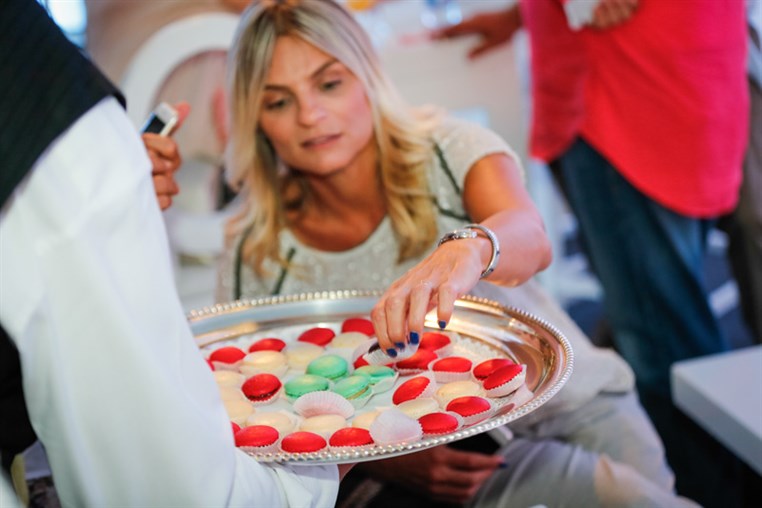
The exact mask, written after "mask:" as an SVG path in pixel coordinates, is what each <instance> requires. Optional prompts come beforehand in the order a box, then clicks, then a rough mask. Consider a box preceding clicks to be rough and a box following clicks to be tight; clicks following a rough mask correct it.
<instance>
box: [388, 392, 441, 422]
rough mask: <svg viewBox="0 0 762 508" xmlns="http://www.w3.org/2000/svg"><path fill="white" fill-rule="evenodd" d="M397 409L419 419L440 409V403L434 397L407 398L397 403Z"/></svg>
mask: <svg viewBox="0 0 762 508" xmlns="http://www.w3.org/2000/svg"><path fill="white" fill-rule="evenodd" d="M397 409H399V410H400V411H402V412H403V413H405V414H406V415H408V416H409V417H410V418H414V419H416V420H417V419H418V418H420V417H421V416H423V415H425V414H429V413H435V412H437V411H439V403H438V402H437V401H436V399H434V398H433V397H420V398H417V399H412V400H406V401H405V402H400V403H399V404H397Z"/></svg>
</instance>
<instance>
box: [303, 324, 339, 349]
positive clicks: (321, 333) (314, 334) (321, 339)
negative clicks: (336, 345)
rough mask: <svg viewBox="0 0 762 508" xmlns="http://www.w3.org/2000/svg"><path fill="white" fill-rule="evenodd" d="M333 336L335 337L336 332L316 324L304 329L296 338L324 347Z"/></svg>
mask: <svg viewBox="0 0 762 508" xmlns="http://www.w3.org/2000/svg"><path fill="white" fill-rule="evenodd" d="M334 337H336V332H334V331H333V330H331V329H330V328H323V327H319V326H318V327H315V328H310V329H309V330H305V331H304V332H303V333H302V334H301V335H299V338H297V339H296V340H298V341H299V342H309V343H311V344H316V345H318V346H322V347H325V346H326V345H328V343H329V342H331V341H332V340H333V338H334Z"/></svg>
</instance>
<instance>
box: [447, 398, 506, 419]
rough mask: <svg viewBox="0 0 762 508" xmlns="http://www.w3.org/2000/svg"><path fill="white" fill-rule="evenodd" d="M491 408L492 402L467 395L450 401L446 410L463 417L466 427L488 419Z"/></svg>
mask: <svg viewBox="0 0 762 508" xmlns="http://www.w3.org/2000/svg"><path fill="white" fill-rule="evenodd" d="M493 407H494V406H493V405H492V402H490V401H489V400H487V399H485V398H484V397H477V396H474V395H468V396H465V397H458V398H456V399H452V400H451V401H450V402H449V403H448V404H447V406H446V409H447V411H451V412H453V413H457V414H459V415H460V416H461V417H463V420H464V422H465V424H466V425H473V424H475V423H478V422H480V421H483V420H486V419H487V418H489V417H490V416H491V415H492V410H493Z"/></svg>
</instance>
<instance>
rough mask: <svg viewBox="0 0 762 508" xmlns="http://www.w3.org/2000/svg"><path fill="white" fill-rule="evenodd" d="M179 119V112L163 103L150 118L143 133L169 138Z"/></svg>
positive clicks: (144, 126)
mask: <svg viewBox="0 0 762 508" xmlns="http://www.w3.org/2000/svg"><path fill="white" fill-rule="evenodd" d="M178 119H179V116H178V113H177V110H176V109H175V108H173V107H172V106H170V105H169V104H167V103H166V102H162V103H161V104H159V105H158V106H156V108H155V109H154V110H153V111H152V112H151V114H150V115H149V116H148V120H146V123H145V124H144V125H143V129H142V130H141V132H144V133H145V132H153V133H155V134H159V135H160V136H169V135H170V134H171V133H172V129H174V128H175V125H177V121H178Z"/></svg>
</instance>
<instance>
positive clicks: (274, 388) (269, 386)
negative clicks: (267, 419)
mask: <svg viewBox="0 0 762 508" xmlns="http://www.w3.org/2000/svg"><path fill="white" fill-rule="evenodd" d="M282 386H283V384H282V383H281V382H280V379H278V377H277V376H274V375H273V374H267V373H262V374H255V375H254V376H252V377H250V378H249V379H247V380H246V381H244V383H243V385H242V386H241V391H242V392H243V394H244V395H245V396H246V398H247V399H249V400H250V401H251V402H253V403H256V404H266V403H269V402H272V401H273V400H275V397H276V396H277V395H278V392H280V389H281V387H282Z"/></svg>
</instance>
